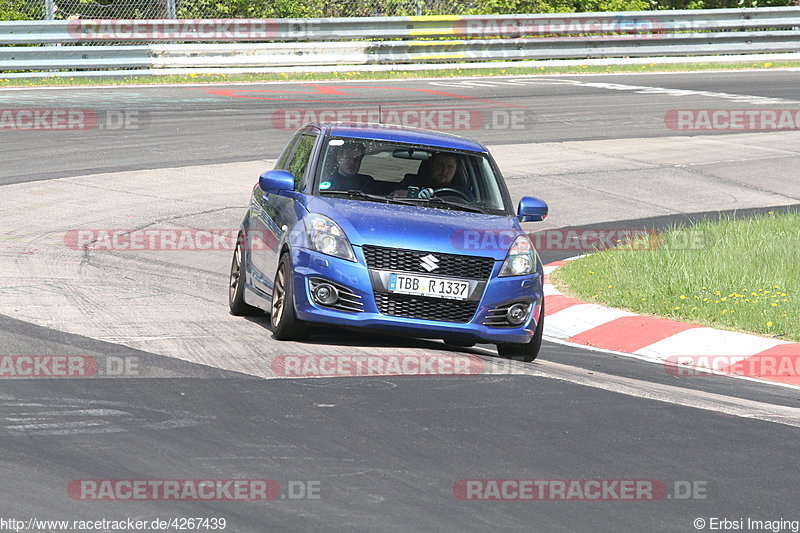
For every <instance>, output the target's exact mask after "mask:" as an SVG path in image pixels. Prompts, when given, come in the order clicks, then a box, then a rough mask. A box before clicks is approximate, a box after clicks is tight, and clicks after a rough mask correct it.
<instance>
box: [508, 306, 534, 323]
mask: <svg viewBox="0 0 800 533" xmlns="http://www.w3.org/2000/svg"><path fill="white" fill-rule="evenodd" d="M530 308H531V306H530V304H523V303H518V304H514V305H512V306H511V307H509V308H508V311H507V312H506V320H508V323H509V324H511V325H512V326H519V325H520V324H522V323H523V322H525V320H526V319H527V318H528V311H530Z"/></svg>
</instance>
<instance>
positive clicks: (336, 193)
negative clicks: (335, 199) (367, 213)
mask: <svg viewBox="0 0 800 533" xmlns="http://www.w3.org/2000/svg"><path fill="white" fill-rule="evenodd" d="M319 194H320V195H330V196H346V197H348V198H358V199H359V200H369V201H371V202H383V203H386V204H403V205H414V204H412V203H411V202H407V201H405V199H396V198H387V197H386V196H378V195H377V194H367V193H365V192H361V191H356V190H350V191H319Z"/></svg>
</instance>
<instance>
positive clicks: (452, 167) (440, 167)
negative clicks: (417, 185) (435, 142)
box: [428, 152, 458, 189]
mask: <svg viewBox="0 0 800 533" xmlns="http://www.w3.org/2000/svg"><path fill="white" fill-rule="evenodd" d="M456 168H458V160H457V159H456V155H455V154H448V153H445V152H437V153H436V154H434V156H433V157H432V158H431V160H430V165H429V166H428V183H429V185H428V186H429V187H431V188H434V189H441V188H442V187H450V182H451V181H453V177H454V176H455V175H456Z"/></svg>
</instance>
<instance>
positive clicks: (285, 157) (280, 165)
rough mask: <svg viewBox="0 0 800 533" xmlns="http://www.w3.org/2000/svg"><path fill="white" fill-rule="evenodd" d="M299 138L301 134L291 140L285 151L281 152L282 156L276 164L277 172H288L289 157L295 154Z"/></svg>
mask: <svg viewBox="0 0 800 533" xmlns="http://www.w3.org/2000/svg"><path fill="white" fill-rule="evenodd" d="M299 138H300V134H299V133H298V134H297V135H295V136H294V137H292V138H291V140H290V141H289V143H288V144H287V145H286V148H284V149H283V152H281V155H280V156H279V157H278V161H277V162H276V163H275V170H286V166H287V164H288V163H289V156H291V155H292V152H294V146H295V145H296V144H297V140H298V139H299Z"/></svg>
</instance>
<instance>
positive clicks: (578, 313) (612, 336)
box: [544, 257, 800, 386]
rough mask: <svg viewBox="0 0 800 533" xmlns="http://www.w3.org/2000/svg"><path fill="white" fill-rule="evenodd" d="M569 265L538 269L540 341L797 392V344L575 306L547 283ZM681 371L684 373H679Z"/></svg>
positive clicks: (799, 367)
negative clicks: (794, 387) (541, 271)
mask: <svg viewBox="0 0 800 533" xmlns="http://www.w3.org/2000/svg"><path fill="white" fill-rule="evenodd" d="M575 259H577V257H574V258H571V259H565V260H563V261H556V262H553V263H549V264H547V265H545V267H544V295H545V316H546V320H545V321H544V334H545V336H547V337H550V338H553V339H561V340H564V341H567V342H570V343H573V344H579V345H583V346H590V347H593V348H599V349H603V350H610V351H614V352H620V353H623V354H632V355H635V356H639V357H641V358H644V359H648V360H651V361H661V362H663V363H664V364H665V368H666V369H668V370H667V371H668V372H669V373H670V374H672V375H676V376H682V375H686V376H692V375H697V374H705V375H709V371H710V372H711V373H722V374H729V375H739V376H745V377H749V378H754V379H758V380H764V381H769V382H777V383H783V384H787V385H798V386H800V343H796V342H787V341H781V340H776V339H770V338H767V337H759V336H758V335H749V334H746V333H737V332H734V331H726V330H721V329H714V328H709V327H705V326H699V325H696V324H689V323H686V322H677V321H674V320H668V319H664V318H657V317H651V316H641V315H637V314H635V313H630V312H627V311H622V310H619V309H613V308H610V307H603V306H601V305H596V304H591V303H586V302H582V301H580V300H576V299H575V298H571V297H569V296H566V295H564V294H562V293H561V292H559V291H558V290H557V289H556V288H555V287H554V286H553V285H552V284H551V283H550V274H551V273H552V272H553V271H554V270H556V269H557V268H558V267H560V266H562V265H564V264H566V263H568V262H570V261H573V260H575ZM682 366H686V367H690V368H689V369H688V370H685V371H684V369H683V368H682ZM670 369H671V370H670Z"/></svg>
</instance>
